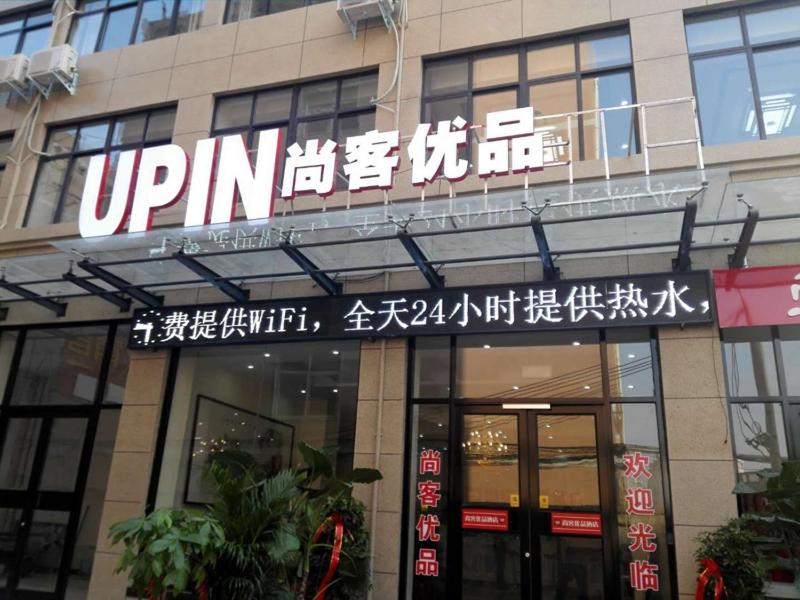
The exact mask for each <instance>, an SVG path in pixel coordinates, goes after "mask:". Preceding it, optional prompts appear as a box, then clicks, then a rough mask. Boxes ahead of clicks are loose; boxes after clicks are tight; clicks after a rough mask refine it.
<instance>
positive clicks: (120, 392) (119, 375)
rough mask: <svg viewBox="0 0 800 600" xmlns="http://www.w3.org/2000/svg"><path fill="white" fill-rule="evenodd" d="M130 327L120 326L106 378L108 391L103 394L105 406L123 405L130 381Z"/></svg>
mask: <svg viewBox="0 0 800 600" xmlns="http://www.w3.org/2000/svg"><path fill="white" fill-rule="evenodd" d="M130 330H131V328H130V325H118V326H117V333H116V336H115V337H114V345H113V346H112V348H111V364H109V366H108V375H107V376H106V390H105V393H104V394H103V403H104V404H122V400H123V398H124V396H125V384H126V382H127V380H128V367H129V366H130V356H131V355H130V352H129V351H128V336H129V335H130Z"/></svg>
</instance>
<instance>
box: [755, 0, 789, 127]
mask: <svg viewBox="0 0 800 600" xmlns="http://www.w3.org/2000/svg"><path fill="white" fill-rule="evenodd" d="M796 8H797V12H798V15H799V16H798V18H800V5H798V6H797V7H796ZM753 64H754V67H755V70H756V78H757V79H758V92H759V95H760V96H761V97H760V102H761V113H762V115H763V117H764V133H765V134H766V136H767V137H768V138H769V137H778V136H781V135H800V115H798V112H797V108H798V103H800V78H798V77H797V74H798V73H800V46H792V47H790V48H781V49H778V50H769V51H763V52H755V53H754V54H753Z"/></svg>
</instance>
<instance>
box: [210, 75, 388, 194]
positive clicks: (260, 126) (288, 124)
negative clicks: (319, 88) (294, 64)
mask: <svg viewBox="0 0 800 600" xmlns="http://www.w3.org/2000/svg"><path fill="white" fill-rule="evenodd" d="M367 76H374V77H375V78H376V84H377V82H378V72H377V71H376V70H374V69H370V70H367V71H360V72H357V73H352V74H349V75H341V76H338V77H328V78H325V79H313V80H311V81H304V82H301V83H294V84H290V85H284V86H279V87H268V88H261V89H258V90H253V91H249V92H244V93H241V92H239V93H235V94H225V95H219V96H216V97H215V98H214V114H213V116H212V120H211V130H210V137H214V138H215V137H222V136H226V135H236V134H243V135H244V136H245V141H246V143H247V147H248V149H249V151H250V152H251V153H255V144H254V137H255V134H256V132H259V131H265V130H268V129H283V128H284V127H285V128H286V138H285V139H284V140H283V145H284V148H289V147H290V146H291V145H292V144H294V143H295V142H296V141H297V129H298V126H299V125H300V124H303V123H313V122H316V121H327V120H331V119H332V120H333V129H332V133H331V139H332V140H334V141H336V140H338V139H339V131H340V122H341V120H342V119H343V118H347V117H357V116H361V115H366V114H372V115H377V107H376V105H375V104H372V103H370V104H369V105H367V106H364V107H356V108H347V109H342V108H341V100H342V84H343V83H344V82H345V81H348V80H350V79H359V78H361V77H367ZM331 82H336V103H335V107H334V110H333V112H326V113H324V114H315V115H309V116H304V117H301V116H298V106H299V102H300V92H301V90H302V89H303V88H304V87H305V86H310V85H311V86H313V85H324V84H326V83H331ZM288 90H291V105H290V107H289V117H288V120H287V119H275V120H272V121H256V120H255V111H256V100H257V99H258V97H259V95H261V94H264V93H267V94H269V93H273V92H285V91H288ZM248 97H249V99H250V116H249V118H248V123H247V124H246V125H238V126H231V127H219V128H218V127H217V121H218V116H219V115H218V113H219V103H220V102H221V101H223V100H229V99H234V98H248ZM362 133H363V132H362ZM342 147H343V146H342V145H341V144H340V152H341V148H342ZM283 164H284V156H283V155H282V156H281V157H280V160H279V170H280V172H281V173H282V172H283ZM341 167H342V165H341V164H339V161H337V165H336V172H337V177H336V182H335V183H336V190H337V191H340V188H339V185H340V183H341V175H342V174H341ZM281 183H282V182H278V185H280V184H281Z"/></svg>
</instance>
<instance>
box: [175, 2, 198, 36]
mask: <svg viewBox="0 0 800 600" xmlns="http://www.w3.org/2000/svg"><path fill="white" fill-rule="evenodd" d="M179 2H180V6H179V7H178V19H177V22H176V24H175V33H186V32H187V31H195V30H197V29H199V28H200V20H201V19H202V18H203V10H204V9H205V5H206V0H179Z"/></svg>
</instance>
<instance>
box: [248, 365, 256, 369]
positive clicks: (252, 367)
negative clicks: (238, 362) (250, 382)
mask: <svg viewBox="0 0 800 600" xmlns="http://www.w3.org/2000/svg"><path fill="white" fill-rule="evenodd" d="M247 368H248V369H255V367H254V366H253V365H247Z"/></svg>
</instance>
